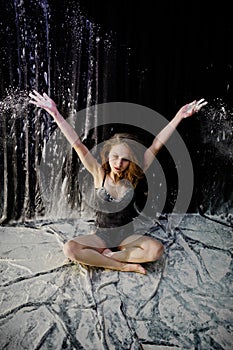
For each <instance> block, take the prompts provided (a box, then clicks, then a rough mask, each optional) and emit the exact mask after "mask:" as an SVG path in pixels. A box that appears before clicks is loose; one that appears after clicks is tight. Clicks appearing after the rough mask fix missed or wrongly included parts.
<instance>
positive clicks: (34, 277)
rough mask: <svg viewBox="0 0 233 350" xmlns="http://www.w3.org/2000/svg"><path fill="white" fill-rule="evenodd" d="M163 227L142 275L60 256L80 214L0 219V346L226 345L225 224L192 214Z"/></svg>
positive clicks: (228, 261) (232, 303)
mask: <svg viewBox="0 0 233 350" xmlns="http://www.w3.org/2000/svg"><path fill="white" fill-rule="evenodd" d="M162 224H163V226H164V227H163V228H168V227H167V221H166V220H165V221H164V222H162ZM163 228H161V227H158V229H156V230H155V231H154V232H152V235H154V237H158V238H160V239H161V240H162V241H163V242H164V244H165V245H166V251H165V254H164V256H163V257H162V258H161V259H160V261H157V262H155V263H149V264H145V267H146V268H147V271H148V274H147V275H146V276H144V275H140V274H136V273H130V272H118V271H111V270H104V269H101V268H91V267H85V266H81V265H79V264H73V263H71V262H69V261H68V260H66V259H65V258H64V256H63V253H62V245H63V243H64V242H65V241H66V240H67V239H70V238H72V237H74V236H75V235H77V234H79V233H85V232H87V230H88V225H87V223H85V222H84V221H83V220H81V219H79V220H75V221H73V222H72V221H69V222H64V221H61V222H56V223H54V222H53V223H43V222H42V223H40V224H38V223H37V224H36V226H35V227H34V228H32V227H24V226H20V225H19V226H17V227H10V226H8V227H1V229H0V234H1V245H0V256H1V261H0V266H1V294H0V295H1V309H0V348H1V349H2V350H3V349H7V350H8V349H9V350H21V349H24V350H25V349H29V350H35V349H52V350H53V349H54V350H58V349H68V350H71V349H72V350H73V349H86V350H98V349H110V350H112V349H122V350H127V349H131V350H136V349H146V350H151V349H154V350H165V349H166V350H168V349H182V350H183V349H207V350H210V349H220V350H221V349H226V350H232V344H233V337H232V328H233V312H232V310H233V298H232V297H233V292H232V291H233V285H232V281H233V279H232V277H233V276H232V246H233V239H232V230H231V229H230V228H229V227H227V226H224V225H221V224H218V223H215V222H213V221H209V220H206V219H204V218H203V217H201V216H199V215H196V214H195V215H186V216H185V217H184V219H183V221H182V222H181V224H180V227H179V229H176V230H175V231H174V232H169V230H168V229H167V230H166V231H164V229H163Z"/></svg>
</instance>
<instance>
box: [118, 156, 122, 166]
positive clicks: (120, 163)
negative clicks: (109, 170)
mask: <svg viewBox="0 0 233 350" xmlns="http://www.w3.org/2000/svg"><path fill="white" fill-rule="evenodd" d="M121 165H122V159H121V158H119V159H117V167H118V168H120V167H121Z"/></svg>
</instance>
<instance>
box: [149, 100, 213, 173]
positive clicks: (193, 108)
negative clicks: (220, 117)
mask: <svg viewBox="0 0 233 350" xmlns="http://www.w3.org/2000/svg"><path fill="white" fill-rule="evenodd" d="M206 104H207V102H206V101H205V100H204V99H203V98H202V99H201V100H199V101H193V102H191V103H188V104H186V105H184V106H183V107H181V108H180V110H179V111H178V112H177V113H176V115H175V117H174V118H173V119H172V120H171V121H170V123H168V125H167V126H165V128H163V130H162V131H160V133H159V134H158V135H157V136H156V137H155V139H154V141H153V142H152V145H151V146H150V147H149V148H148V149H147V150H146V152H145V154H144V171H145V170H147V169H148V168H149V166H150V165H151V163H152V162H153V160H154V157H155V156H156V155H157V153H158V152H159V150H160V149H161V148H162V147H163V145H164V144H165V143H166V142H167V140H168V139H169V138H170V136H171V135H172V134H173V132H174V131H175V129H176V128H177V126H178V125H179V124H180V122H181V121H182V120H183V119H184V118H188V117H190V116H192V115H193V114H194V113H196V112H197V111H199V110H200V109H201V108H202V107H203V106H205V105H206Z"/></svg>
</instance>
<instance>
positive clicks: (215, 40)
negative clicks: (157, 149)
mask: <svg viewBox="0 0 233 350" xmlns="http://www.w3.org/2000/svg"><path fill="white" fill-rule="evenodd" d="M0 5H1V8H0V10H1V11H0V12H1V14H0V16H1V22H0V25H1V27H0V28H1V31H0V38H1V43H2V44H1V55H0V60H1V65H0V73H1V82H0V94H1V100H2V101H3V100H4V101H5V100H6V98H7V89H8V88H9V87H13V89H15V88H19V89H21V90H22V89H23V90H24V91H25V90H26V91H30V90H31V89H32V88H37V89H39V90H46V89H48V86H47V85H46V84H45V79H44V77H43V76H42V75H43V71H44V70H45V69H44V68H42V67H41V66H40V64H41V62H42V61H43V62H46V64H47V66H48V67H49V69H48V70H49V72H50V86H49V89H50V93H51V95H52V97H54V98H55V99H56V101H57V103H58V104H59V107H60V108H61V111H62V112H63V113H64V115H67V108H66V103H68V102H69V98H70V97H69V93H67V91H68V89H69V88H70V87H71V83H74V84H76V85H75V88H74V91H77V90H78V89H79V97H78V99H77V100H78V101H75V103H76V109H77V110H80V109H82V108H85V107H86V105H87V83H86V82H87V78H88V72H89V69H90V67H89V66H88V57H89V56H90V40H89V39H90V36H88V35H87V34H85V33H82V36H85V35H86V37H87V39H88V38H89V39H88V40H84V44H82V60H81V59H80V58H79V57H78V53H77V52H78V50H79V46H78V38H79V36H78V35H76V34H75V33H77V31H78V29H79V28H80V27H82V26H83V27H85V30H86V31H89V33H90V26H89V24H88V21H84V22H79V17H78V14H77V13H78V10H77V9H78V8H79V5H80V8H81V11H82V13H84V14H85V16H86V19H88V20H89V21H90V22H91V23H94V24H95V25H96V27H95V30H96V28H97V27H98V32H99V34H100V36H101V35H102V36H103V35H105V34H103V33H110V34H109V35H110V36H112V37H114V43H113V44H111V50H110V51H111V52H110V51H109V52H110V53H106V49H105V51H104V50H103V49H102V50H99V56H98V61H99V62H100V63H99V75H100V76H99V77H96V76H95V78H93V79H92V81H93V82H94V83H95V84H94V86H93V91H94V92H95V94H94V95H95V96H94V97H93V96H92V100H91V103H102V102H113V101H122V102H132V103H137V104H141V105H144V106H146V107H149V108H152V109H154V110H156V111H157V112H159V113H161V114H162V115H163V116H165V117H166V118H167V119H168V120H170V119H171V118H172V117H173V116H174V115H175V113H176V111H177V110H178V109H179V108H180V107H181V106H182V105H183V104H185V103H187V102H190V101H192V100H194V99H199V98H202V97H204V98H205V99H206V100H207V101H208V102H209V105H208V108H206V109H204V110H203V112H202V113H199V114H198V115H197V116H196V117H195V118H191V119H189V120H188V121H184V122H183V123H182V125H180V126H179V128H178V130H179V132H180V133H181V135H182V137H183V139H184V141H185V143H186V145H187V147H188V149H189V152H190V155H191V157H192V160H193V166H194V173H195V188H194V194H193V198H192V201H191V203H190V208H189V211H191V212H197V211H198V210H199V207H200V206H202V209H203V210H204V211H205V212H206V211H208V212H210V213H212V214H223V215H224V216H227V215H229V213H230V211H232V159H233V156H232V107H233V106H232V103H233V85H232V83H233V81H232V80H233V76H232V74H233V73H232V69H233V57H232V56H233V50H232V39H233V22H232V19H231V11H230V9H229V4H228V2H224V1H222V2H221V3H219V2H218V3H212V2H208V1H195V2H190V1H168V0H167V1H143V2H141V1H140V2H139V1H132V0H128V1H123V0H117V1H107V0H101V1H94V0H79V1H71V0H65V1H60V0H59V1H55V0H48V1H46V0H40V1H39V0H38V1H36V2H35V1H31V0H25V1H23V2H20V1H17V0H12V1H9V2H5V1H3V0H1V1H0ZM48 9H49V10H48ZM47 25H49V45H47V46H46V45H45V46H44V45H43V43H46V42H47V41H48V38H47V37H46V33H47V31H46V26H47ZM74 27H75V28H76V32H75V30H74ZM25 33H26V34H25ZM30 33H33V34H31V35H30ZM75 35H76V36H75ZM95 35H96V34H95ZM46 40H47V41H46ZM76 41H77V43H76ZM105 43H106V42H105ZM88 45H89V46H88ZM24 47H25V48H26V49H24ZM44 48H46V50H45V49H44ZM92 49H93V47H92ZM25 50H26V54H25ZM35 50H37V52H39V53H38V57H39V58H40V60H37V61H35V58H33V59H32V58H31V56H32V55H33V54H34V51H35ZM113 53H114V55H112V54H113ZM95 54H96V53H95ZM38 57H37V58H38ZM94 58H95V60H97V57H96V56H95V57H94ZM72 62H73V63H72ZM77 62H79V64H77ZM101 62H102V63H101ZM71 63H72V64H71ZM33 64H34V66H36V70H34V68H33ZM72 65H76V66H75V72H76V73H75V74H74V70H72V69H73V68H72V67H71V66H72ZM92 73H93V72H92ZM93 74H94V73H93ZM74 75H75V76H76V77H77V78H74ZM77 80H80V81H78V82H77ZM97 80H98V85H97V84H96V81H97ZM77 86H78V87H77ZM75 89H76V90H75ZM97 90H98V98H96V96H97V94H96V91H97ZM46 91H48V90H46ZM63 102H64V103H63ZM24 112H25V111H24ZM4 113H5V112H4ZM4 113H3V112H2V110H1V135H3V137H2V141H1V145H0V146H1V151H2V152H1V153H0V158H1V169H0V171H1V181H0V182H1V190H2V191H1V203H2V207H1V209H2V215H3V212H4V210H3V207H4V208H7V207H8V210H5V214H4V215H3V217H4V218H3V220H2V221H4V220H5V219H6V218H7V220H8V219H10V218H15V217H16V218H17V217H21V215H22V211H21V209H20V208H21V207H24V217H25V216H26V217H27V215H28V216H31V215H32V214H33V213H34V211H35V210H34V209H32V210H30V213H29V214H28V213H25V210H26V209H25V208H26V207H28V206H29V207H30V206H32V207H33V206H35V205H36V203H35V201H34V200H32V199H30V201H31V202H30V201H28V197H30V198H33V197H35V196H34V194H35V193H37V186H36V185H35V184H34V182H35V178H36V174H33V171H30V172H29V173H30V175H28V178H27V171H25V164H24V162H25V160H24V159H23V161H22V159H21V158H22V157H21V155H22V152H20V150H19V145H18V142H19V141H18V140H19V139H20V137H18V138H17V133H16V132H15V133H13V141H12V142H13V146H14V147H13V146H12V143H11V144H10V145H9V146H8V145H6V140H8V141H9V138H7V133H8V132H11V125H8V121H9V120H10V117H11V115H10V114H9V110H8V114H7V118H8V119H6V115H5V114H4ZM14 113H15V111H14ZM17 113H18V112H17ZM20 113H21V115H22V111H21V112H20ZM18 114H19V113H18ZM25 115H26V116H28V113H26V114H25ZM25 115H24V119H25V118H26V117H25ZM6 120H7V121H6ZM28 122H29V124H30V120H29V121H28ZM17 123H19V124H20V123H21V124H22V125H23V122H19V121H18V120H17ZM17 123H16V124H17ZM43 123H45V124H46V127H48V126H49V128H51V120H48V117H47V116H46V115H45V116H43ZM22 125H21V126H20V125H16V130H17V132H18V134H19V135H21V133H20V130H21V129H20V128H21V127H22ZM14 127H15V124H14ZM52 127H53V125H52ZM30 130H32V134H30V132H29V134H28V135H26V136H25V137H24V138H23V139H22V140H20V145H21V146H22V147H24V148H25V144H26V143H27V142H29V141H31V144H32V141H33V140H34V138H33V132H35V130H34V124H32V125H31V129H30ZM33 130H34V131H33ZM24 131H25V130H24ZM4 135H5V136H4ZM42 136H43V137H44V135H42ZM30 138H31V140H30ZM41 138H42V137H41ZM38 142H39V140H38ZM14 143H15V144H14ZM16 145H17V147H16ZM37 148H38V149H36V151H35V149H34V148H33V147H32V148H31V149H30V150H29V151H28V155H27V157H28V161H27V162H26V163H27V165H26V168H28V169H31V168H33V169H34V163H33V164H31V165H30V161H29V160H31V159H32V157H31V154H33V156H35V152H38V153H40V147H38V144H37ZM15 149H17V151H15ZM6 150H7V152H6ZM26 153H27V152H26ZM23 154H24V156H25V152H24V153H23ZM4 155H5V156H4ZM168 156H169V155H168V154H166V150H165V149H164V150H163V151H162V152H161V154H160V155H159V157H160V161H161V162H162V163H163V166H164V170H165V172H166V173H167V178H168V182H170V186H171V190H172V188H173V179H174V177H175V174H173V171H172V170H171V163H170V161H169V157H168ZM71 157H72V159H73V155H71ZM16 158H17V169H16V168H15V167H13V169H12V162H13V163H14V162H15V160H16ZM15 163H16V162H15ZM21 163H22V164H21ZM21 167H22V169H23V171H22V169H21ZM11 172H13V174H12V173H11ZM6 174H8V176H7V175H6ZM19 175H20V177H21V183H18V184H16V182H17V181H18V180H17V179H18V178H19ZM7 177H8V179H7ZM12 179H15V180H14V181H13V180H12ZM11 181H13V183H11ZM33 184H34V185H33ZM28 186H29V189H28V190H27V196H26V197H27V200H25V198H26V197H25V189H27V187H28ZM174 186H175V185H174ZM6 188H8V191H6ZM4 189H5V192H4ZM31 191H32V193H31ZM22 193H24V194H22ZM30 193H31V195H30V196H28V194H30ZM6 196H7V200H6V199H4V198H6ZM12 198H13V199H12ZM169 200H170V201H172V198H170V199H169ZM169 200H168V203H167V208H166V210H167V211H169V210H170V209H171V207H170V205H169ZM12 208H17V209H14V210H13V209H12Z"/></svg>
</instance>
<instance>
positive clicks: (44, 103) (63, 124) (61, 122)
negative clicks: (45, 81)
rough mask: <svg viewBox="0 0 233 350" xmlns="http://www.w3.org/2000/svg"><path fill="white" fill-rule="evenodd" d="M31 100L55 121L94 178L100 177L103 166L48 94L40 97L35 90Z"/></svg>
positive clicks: (31, 94)
mask: <svg viewBox="0 0 233 350" xmlns="http://www.w3.org/2000/svg"><path fill="white" fill-rule="evenodd" d="M29 96H30V98H31V100H30V103H32V104H34V105H36V106H37V107H41V108H43V109H44V110H46V111H47V112H48V113H49V114H50V115H51V116H52V117H53V119H54V120H55V122H56V123H57V125H58V127H59V128H60V129H61V131H62V133H63V134H64V136H65V137H66V138H67V140H68V141H69V143H70V144H71V146H72V147H73V148H74V149H75V151H76V152H77V154H78V156H79V158H80V160H81V162H82V163H83V165H84V167H85V168H86V169H87V170H88V171H89V172H90V173H91V174H92V175H93V176H94V177H96V176H98V174H99V172H100V169H101V165H100V164H99V163H98V162H97V160H96V159H95V158H94V157H93V156H92V154H91V153H90V152H89V150H88V148H87V147H86V146H85V145H84V144H83V143H82V142H81V140H80V138H79V136H78V135H77V133H76V131H75V130H74V129H73V128H72V126H71V125H70V124H69V123H68V122H67V121H66V120H65V119H64V118H63V116H62V115H61V114H60V113H59V111H58V109H57V106H56V104H55V102H54V101H53V100H52V99H51V98H50V97H49V96H48V95H47V94H46V93H43V95H40V94H39V93H38V92H37V91H35V90H33V93H30V94H29Z"/></svg>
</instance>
